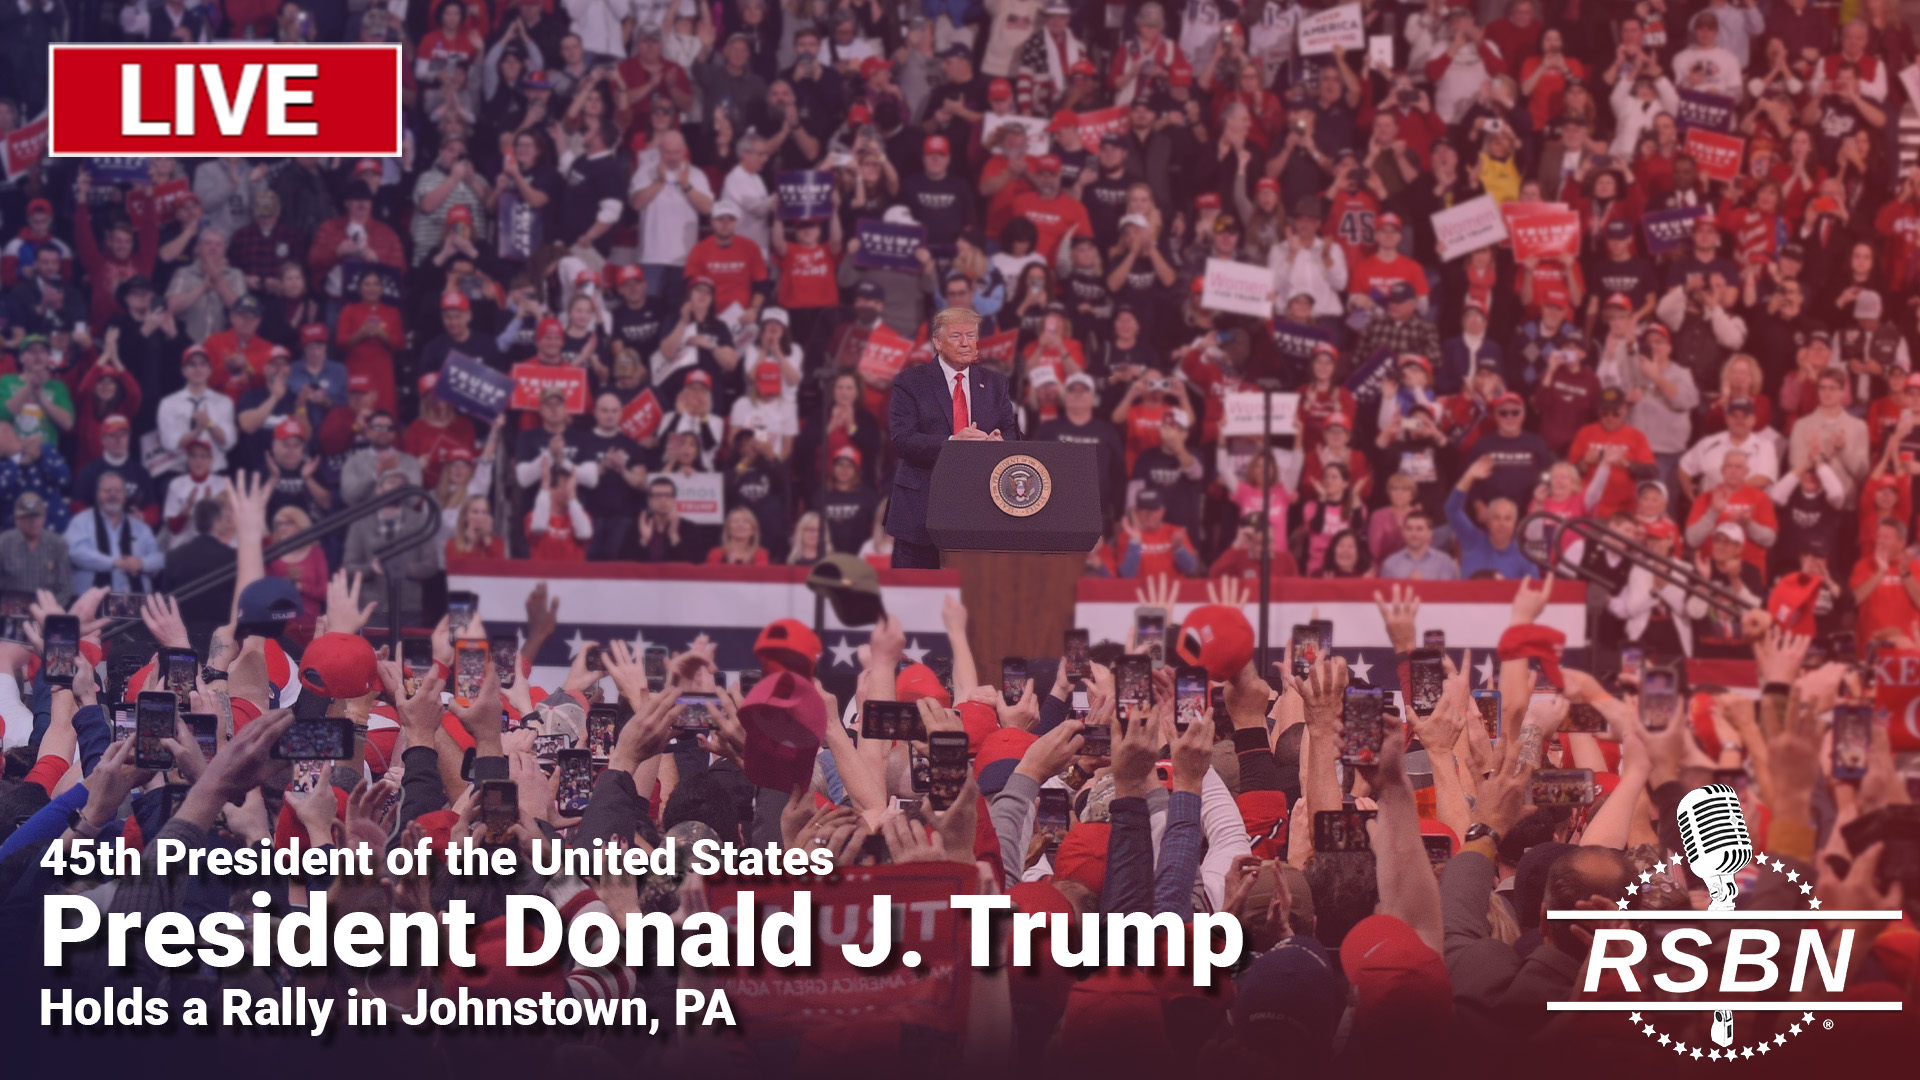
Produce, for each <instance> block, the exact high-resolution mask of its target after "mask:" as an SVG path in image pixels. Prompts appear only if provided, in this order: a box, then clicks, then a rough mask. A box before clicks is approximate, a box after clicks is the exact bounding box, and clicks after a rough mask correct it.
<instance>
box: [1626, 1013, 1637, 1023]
mask: <svg viewBox="0 0 1920 1080" xmlns="http://www.w3.org/2000/svg"><path fill="white" fill-rule="evenodd" d="M1639 1022H1640V1014H1639V1013H1634V1014H1633V1015H1631V1016H1629V1017H1627V1023H1629V1024H1637V1023H1639Z"/></svg>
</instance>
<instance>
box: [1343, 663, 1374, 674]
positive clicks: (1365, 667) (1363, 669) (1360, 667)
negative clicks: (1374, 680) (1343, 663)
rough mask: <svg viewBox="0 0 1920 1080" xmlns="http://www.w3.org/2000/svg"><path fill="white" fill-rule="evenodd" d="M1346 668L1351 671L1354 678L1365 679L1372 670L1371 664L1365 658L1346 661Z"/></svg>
mask: <svg viewBox="0 0 1920 1080" xmlns="http://www.w3.org/2000/svg"><path fill="white" fill-rule="evenodd" d="M1347 670H1348V671H1350V672H1352V673H1353V677H1354V678H1356V679H1366V678H1367V677H1368V676H1369V675H1370V674H1371V673H1372V672H1373V665H1372V664H1369V663H1367V662H1366V661H1365V660H1353V661H1349V662H1348V664H1347Z"/></svg>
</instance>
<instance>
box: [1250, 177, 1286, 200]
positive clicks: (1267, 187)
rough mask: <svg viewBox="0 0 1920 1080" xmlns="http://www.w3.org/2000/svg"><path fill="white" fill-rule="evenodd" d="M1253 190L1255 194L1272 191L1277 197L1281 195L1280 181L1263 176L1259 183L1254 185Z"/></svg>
mask: <svg viewBox="0 0 1920 1080" xmlns="http://www.w3.org/2000/svg"><path fill="white" fill-rule="evenodd" d="M1253 190H1254V192H1255V193H1258V192H1262V191H1271V192H1273V193H1274V194H1275V195H1278V194H1280V181H1278V180H1275V179H1274V178H1273V177H1271V176H1263V177H1261V178H1260V181H1259V183H1256V184H1254V185H1253Z"/></svg>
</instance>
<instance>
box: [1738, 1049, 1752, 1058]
mask: <svg viewBox="0 0 1920 1080" xmlns="http://www.w3.org/2000/svg"><path fill="white" fill-rule="evenodd" d="M1740 1056H1741V1057H1743V1058H1750V1057H1752V1056H1753V1047H1751V1046H1743V1047H1741V1048H1740Z"/></svg>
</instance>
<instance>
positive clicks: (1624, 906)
mask: <svg viewBox="0 0 1920 1080" xmlns="http://www.w3.org/2000/svg"><path fill="white" fill-rule="evenodd" d="M1614 903H1616V904H1619V905H1620V910H1621V911H1625V910H1627V902H1626V901H1625V900H1615V901H1614Z"/></svg>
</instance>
